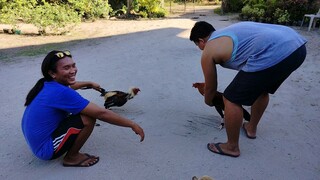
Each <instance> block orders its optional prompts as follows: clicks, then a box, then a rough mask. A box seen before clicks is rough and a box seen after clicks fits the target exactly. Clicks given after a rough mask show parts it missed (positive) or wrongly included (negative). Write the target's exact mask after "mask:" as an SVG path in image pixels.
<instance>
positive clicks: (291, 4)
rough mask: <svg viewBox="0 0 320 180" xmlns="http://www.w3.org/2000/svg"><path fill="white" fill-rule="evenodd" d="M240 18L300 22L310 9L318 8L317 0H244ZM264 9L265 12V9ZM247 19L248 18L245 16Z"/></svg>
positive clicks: (271, 21) (272, 21)
mask: <svg viewBox="0 0 320 180" xmlns="http://www.w3.org/2000/svg"><path fill="white" fill-rule="evenodd" d="M243 2H244V4H245V6H244V7H243V8H242V10H241V14H240V18H242V19H243V18H244V17H248V19H249V20H254V21H258V20H259V21H261V20H262V21H264V22H267V23H280V24H287V23H289V24H292V23H294V24H298V23H297V22H298V21H300V20H301V19H302V17H303V15H304V14H307V12H308V10H310V9H314V6H316V7H317V8H316V9H318V8H319V6H320V3H319V5H317V3H316V0H244V1H243ZM262 10H264V13H263V11H262ZM244 19H246V18H244Z"/></svg>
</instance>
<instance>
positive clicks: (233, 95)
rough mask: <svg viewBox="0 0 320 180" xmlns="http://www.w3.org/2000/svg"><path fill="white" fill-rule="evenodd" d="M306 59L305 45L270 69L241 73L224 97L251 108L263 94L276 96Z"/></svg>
mask: <svg viewBox="0 0 320 180" xmlns="http://www.w3.org/2000/svg"><path fill="white" fill-rule="evenodd" d="M305 57H306V47H305V45H303V46H301V47H300V48H298V49H297V50H296V51H294V52H293V53H292V54H291V55H289V56H288V57H287V58H285V59H284V60H283V61H281V62H280V63H278V64H276V65H274V66H272V67H270V68H267V69H265V70H262V71H258V72H244V71H239V72H238V74H237V75H236V76H235V78H234V79H233V80H232V82H231V83H230V84H229V85H228V87H227V88H226V89H225V91H224V93H223V96H224V97H225V98H226V99H228V100H229V101H231V102H233V103H236V104H240V105H246V106H251V105H252V104H253V103H254V102H255V101H256V99H257V98H258V97H259V96H260V95H261V94H263V93H270V94H274V93H275V92H276V90H277V89H278V88H279V87H280V85H281V84H282V83H283V82H284V81H285V80H286V79H287V78H288V77H289V75H290V74H291V73H292V72H293V71H295V70H296V69H297V68H298V67H299V66H300V65H301V64H302V63H303V61H304V59H305Z"/></svg>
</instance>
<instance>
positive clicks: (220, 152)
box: [207, 143, 240, 157]
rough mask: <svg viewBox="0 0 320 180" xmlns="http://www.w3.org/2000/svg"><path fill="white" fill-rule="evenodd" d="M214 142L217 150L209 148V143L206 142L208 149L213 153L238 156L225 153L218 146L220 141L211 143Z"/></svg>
mask: <svg viewBox="0 0 320 180" xmlns="http://www.w3.org/2000/svg"><path fill="white" fill-rule="evenodd" d="M212 144H214V146H215V147H216V149H217V150H218V152H216V151H213V150H212V149H211V148H210V143H208V144H207V148H208V149H209V151H211V152H213V153H216V154H220V155H224V156H230V157H239V156H240V155H233V154H226V153H224V152H223V151H222V149H221V148H220V144H221V143H212Z"/></svg>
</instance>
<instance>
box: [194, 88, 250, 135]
mask: <svg viewBox="0 0 320 180" xmlns="http://www.w3.org/2000/svg"><path fill="white" fill-rule="evenodd" d="M204 85H205V84H204V83H193V85H192V87H194V88H197V89H198V91H199V93H200V94H201V95H204ZM212 103H213V106H214V107H215V108H216V110H217V112H218V113H219V114H220V116H221V118H222V121H221V123H220V126H219V129H222V128H223V127H224V113H223V111H224V103H223V94H222V93H221V92H219V91H216V94H215V96H214V98H213V100H212ZM242 110H243V118H244V119H245V120H246V121H250V117H251V115H250V114H249V112H248V111H247V110H245V109H244V108H242Z"/></svg>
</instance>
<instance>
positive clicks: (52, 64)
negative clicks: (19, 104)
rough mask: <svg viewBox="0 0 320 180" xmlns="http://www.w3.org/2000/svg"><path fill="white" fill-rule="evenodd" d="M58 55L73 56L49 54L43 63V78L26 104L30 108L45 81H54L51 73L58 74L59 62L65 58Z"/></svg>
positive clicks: (54, 52) (29, 95)
mask: <svg viewBox="0 0 320 180" xmlns="http://www.w3.org/2000/svg"><path fill="white" fill-rule="evenodd" d="M57 53H63V54H64V55H65V56H69V57H71V55H67V54H65V53H64V52H63V51H57V50H54V51H51V52H49V53H48V54H47V56H46V57H45V58H44V60H43V61H42V65H41V71H42V75H43V77H42V78H41V79H39V80H38V82H37V83H36V84H35V85H34V86H33V88H32V89H31V90H30V91H29V93H28V95H27V97H26V102H25V103H24V105H25V106H28V105H29V104H30V103H31V102H32V100H33V99H34V98H35V97H36V96H37V95H38V94H39V92H40V91H41V90H42V88H43V86H44V82H45V81H52V80H53V78H52V77H51V76H50V74H49V71H52V72H56V71H57V62H58V61H59V60H60V59H62V58H63V57H58V56H57Z"/></svg>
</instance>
